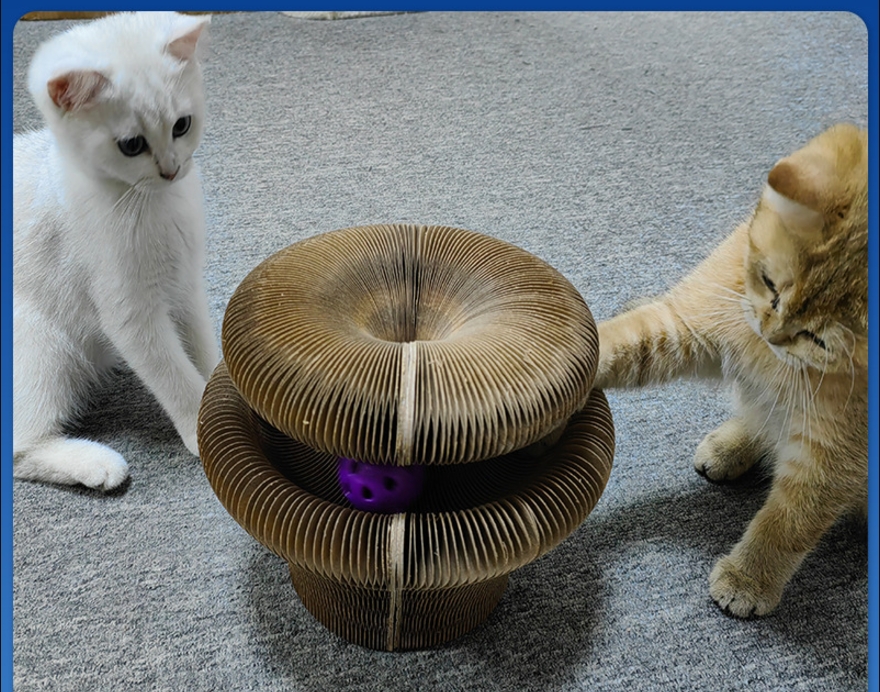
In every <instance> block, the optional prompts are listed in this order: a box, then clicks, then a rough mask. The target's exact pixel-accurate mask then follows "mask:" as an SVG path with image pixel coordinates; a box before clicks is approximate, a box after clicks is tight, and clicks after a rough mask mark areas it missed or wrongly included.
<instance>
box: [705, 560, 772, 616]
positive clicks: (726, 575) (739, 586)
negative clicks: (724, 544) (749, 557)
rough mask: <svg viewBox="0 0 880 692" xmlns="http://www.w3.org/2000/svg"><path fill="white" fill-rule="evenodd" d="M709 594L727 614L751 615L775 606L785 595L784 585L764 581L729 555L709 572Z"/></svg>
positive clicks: (756, 614) (759, 613) (758, 614)
mask: <svg viewBox="0 0 880 692" xmlns="http://www.w3.org/2000/svg"><path fill="white" fill-rule="evenodd" d="M709 595H710V596H711V597H712V600H714V601H715V603H717V604H718V605H719V607H720V608H721V609H722V610H723V611H724V612H725V613H727V614H728V615H733V616H735V617H738V618H750V617H754V616H760V615H766V614H767V613H769V612H770V611H771V610H773V609H774V608H775V607H776V606H777V605H778V604H779V601H780V599H781V598H782V588H781V587H777V586H775V585H770V584H764V583H762V581H761V580H760V579H757V578H755V577H753V576H752V575H750V574H748V572H747V571H746V570H744V569H742V568H741V567H740V566H739V565H737V564H736V561H735V560H734V559H733V558H732V557H730V556H729V555H728V556H725V557H722V558H721V559H720V560H718V562H717V563H716V564H715V567H714V568H713V569H712V572H711V574H710V575H709Z"/></svg>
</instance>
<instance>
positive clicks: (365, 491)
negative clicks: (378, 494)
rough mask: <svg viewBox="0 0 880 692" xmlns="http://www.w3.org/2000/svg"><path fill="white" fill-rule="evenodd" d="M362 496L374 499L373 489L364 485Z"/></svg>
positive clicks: (366, 498)
mask: <svg viewBox="0 0 880 692" xmlns="http://www.w3.org/2000/svg"><path fill="white" fill-rule="evenodd" d="M361 497H362V498H364V499H365V500H372V499H373V491H372V490H370V489H369V488H368V487H366V486H364V487H363V488H361Z"/></svg>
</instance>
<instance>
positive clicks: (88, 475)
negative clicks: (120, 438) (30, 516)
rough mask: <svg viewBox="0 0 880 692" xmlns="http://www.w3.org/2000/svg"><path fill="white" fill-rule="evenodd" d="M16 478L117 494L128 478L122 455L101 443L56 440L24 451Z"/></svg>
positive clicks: (15, 470)
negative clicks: (115, 492)
mask: <svg viewBox="0 0 880 692" xmlns="http://www.w3.org/2000/svg"><path fill="white" fill-rule="evenodd" d="M12 468H13V475H14V476H15V477H16V478H21V479H23V480H32V481H42V482H44V483H60V484H63V485H84V486H86V487H88V488H95V489H97V490H113V488H116V487H118V486H119V485H121V484H122V482H123V481H124V480H125V479H126V478H128V464H127V463H126V462H125V459H123V458H122V456H121V455H120V454H118V453H117V452H115V451H113V450H112V449H110V448H109V447H106V446H104V445H102V444H98V443H97V442H92V441H90V440H80V439H66V438H61V437H59V438H55V439H53V440H49V441H47V442H44V443H43V444H40V445H37V446H35V447H33V448H30V449H27V450H22V451H21V452H20V453H19V454H17V455H16V457H15V459H14V460H13V465H12Z"/></svg>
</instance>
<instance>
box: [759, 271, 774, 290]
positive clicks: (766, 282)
mask: <svg viewBox="0 0 880 692" xmlns="http://www.w3.org/2000/svg"><path fill="white" fill-rule="evenodd" d="M761 281H763V282H764V285H765V286H766V287H767V288H769V289H770V290H771V291H773V293H774V294H775V293H776V284H774V283H773V282H772V281H771V280H770V279H769V278H768V277H767V275H766V274H763V273H762V274H761Z"/></svg>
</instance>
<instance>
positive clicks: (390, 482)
mask: <svg viewBox="0 0 880 692" xmlns="http://www.w3.org/2000/svg"><path fill="white" fill-rule="evenodd" d="M382 485H383V486H384V488H385V490H388V491H391V490H394V489H395V488H396V487H397V481H396V480H394V479H393V478H389V477H388V476H386V477H385V478H383V479H382Z"/></svg>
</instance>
